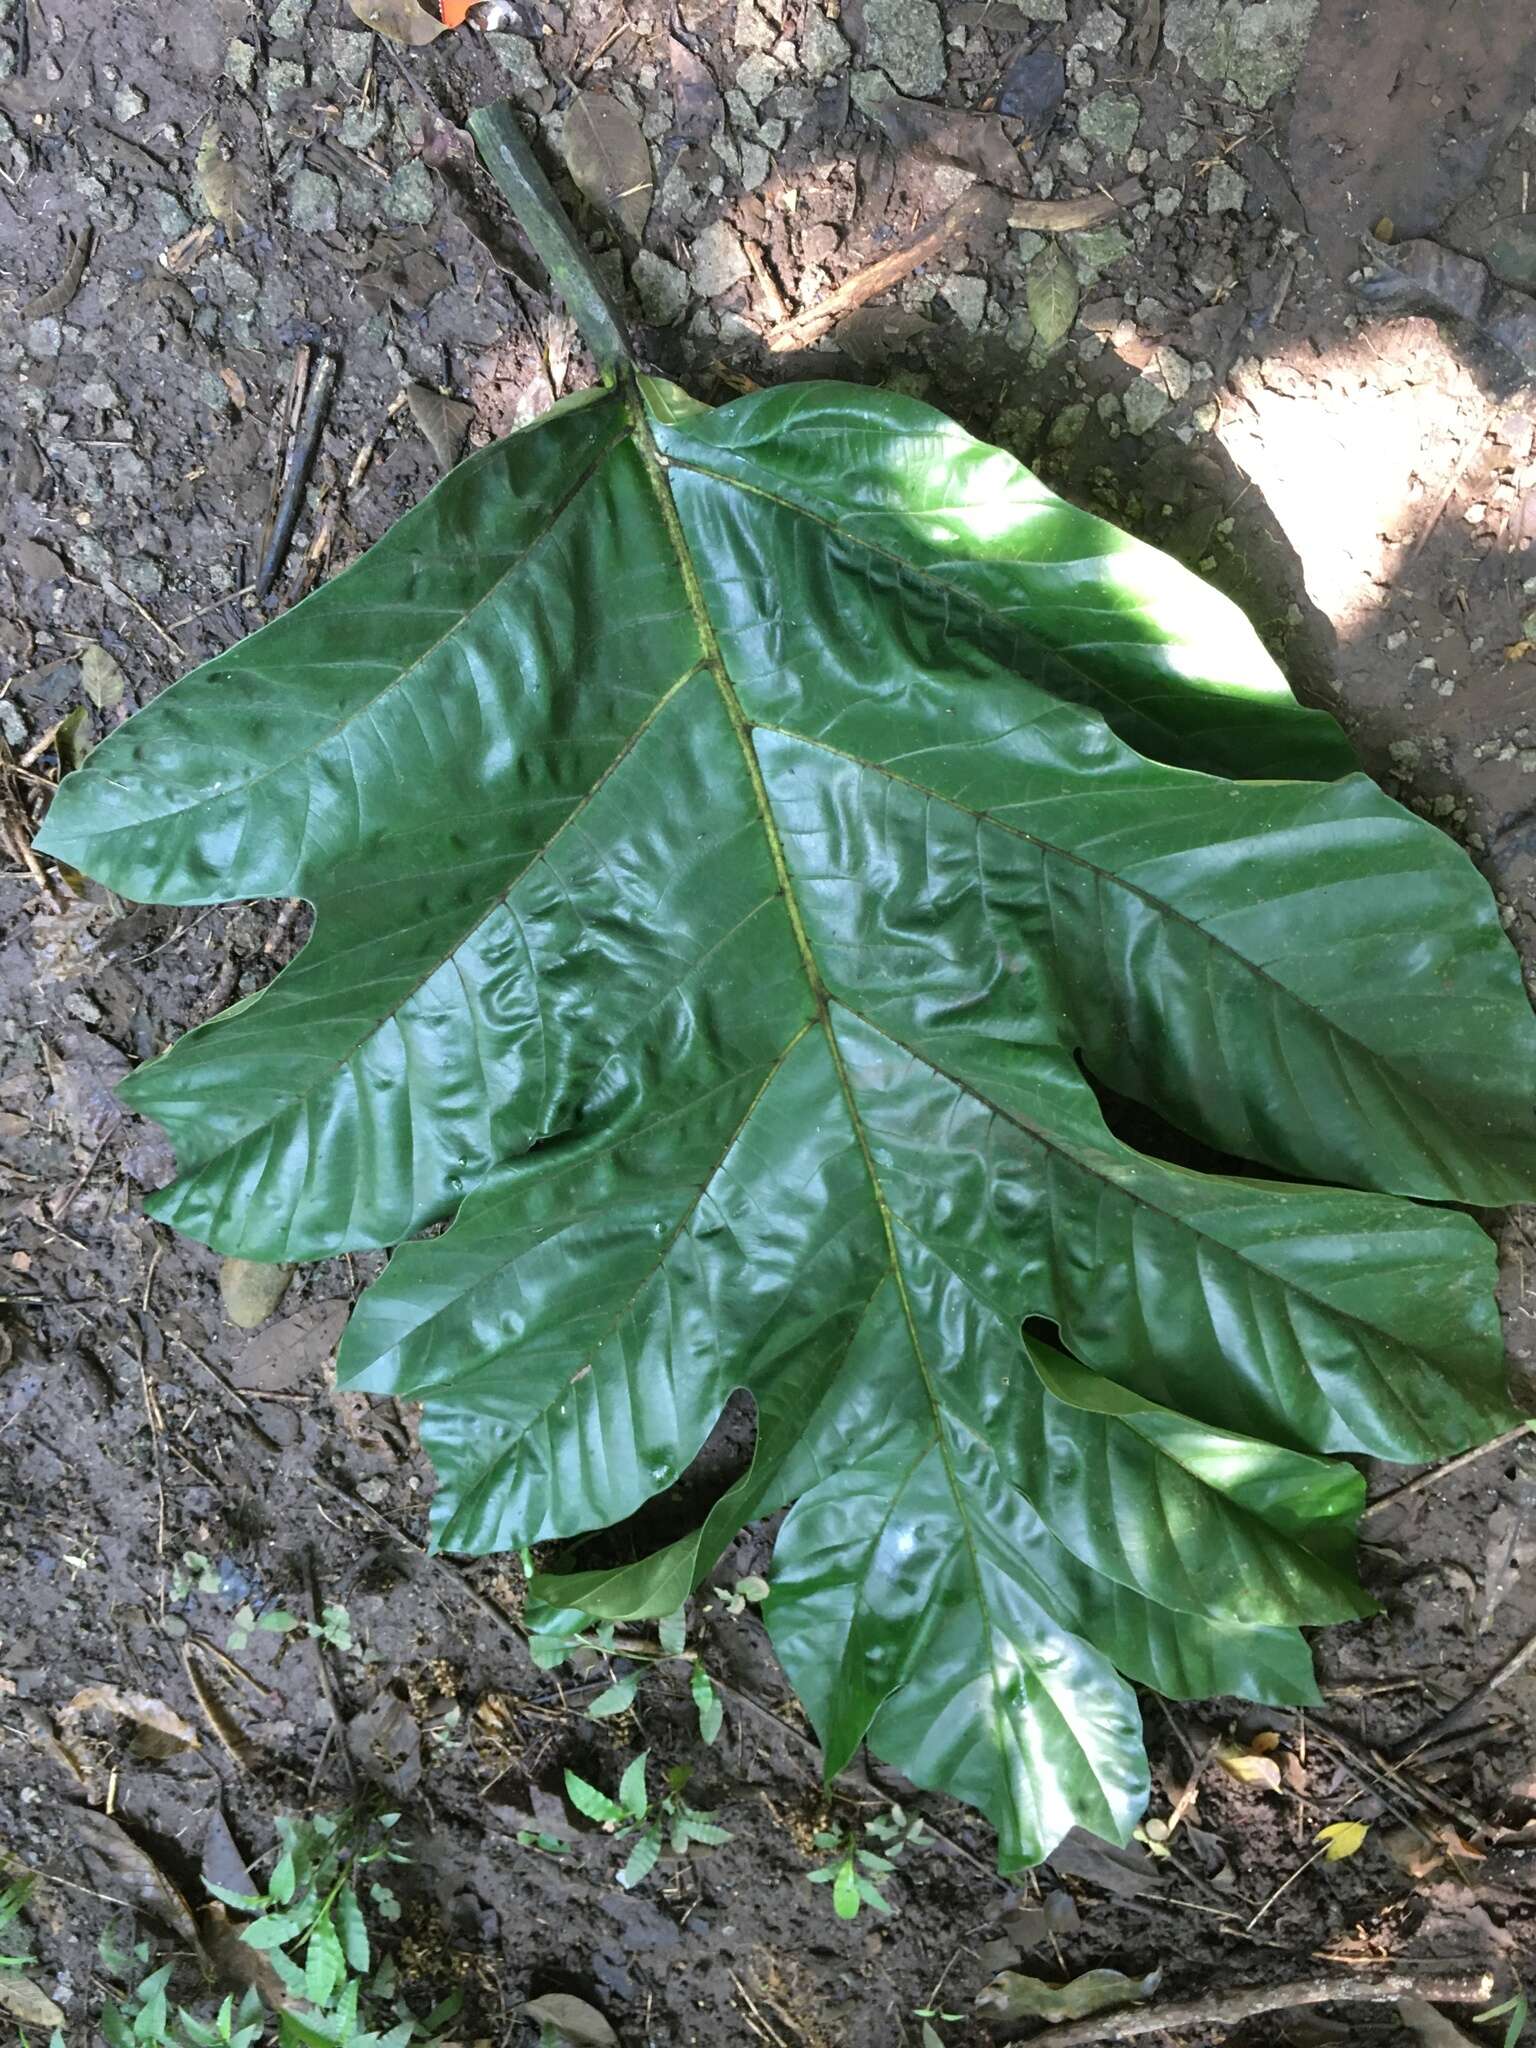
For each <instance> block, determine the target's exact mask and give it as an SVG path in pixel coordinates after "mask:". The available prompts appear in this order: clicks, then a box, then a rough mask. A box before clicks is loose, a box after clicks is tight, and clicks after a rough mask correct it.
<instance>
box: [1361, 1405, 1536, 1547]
mask: <svg viewBox="0 0 1536 2048" xmlns="http://www.w3.org/2000/svg"><path fill="white" fill-rule="evenodd" d="M1533 1429H1536V1423H1532V1422H1522V1423H1521V1424H1520V1425H1519V1426H1518V1427H1517V1428H1515V1429H1506V1430H1505V1432H1504V1434H1503V1435H1502V1436H1496V1437H1495V1438H1494V1439H1493V1441H1492V1442H1491V1443H1486V1444H1477V1445H1475V1446H1474V1447H1473V1449H1471V1450H1470V1451H1463V1452H1462V1453H1461V1455H1460V1457H1458V1458H1447V1459H1446V1461H1445V1463H1444V1464H1443V1465H1431V1466H1430V1468H1429V1470H1428V1471H1427V1472H1421V1473H1419V1475H1418V1477H1417V1478H1415V1479H1409V1480H1405V1481H1404V1483H1403V1484H1402V1485H1401V1486H1394V1487H1393V1489H1392V1491H1391V1492H1390V1493H1384V1494H1382V1495H1381V1496H1380V1498H1379V1499H1377V1500H1373V1501H1372V1502H1371V1504H1370V1506H1369V1507H1368V1508H1366V1510H1365V1512H1364V1513H1363V1514H1362V1515H1361V1517H1360V1526H1361V1528H1362V1529H1363V1528H1364V1527H1365V1525H1366V1523H1367V1522H1369V1521H1371V1520H1372V1519H1373V1518H1374V1517H1375V1516H1377V1515H1384V1514H1385V1513H1386V1512H1387V1509H1388V1508H1395V1507H1400V1506H1401V1505H1402V1503H1403V1502H1404V1501H1405V1500H1408V1499H1409V1498H1411V1496H1412V1495H1414V1494H1416V1493H1422V1492H1423V1491H1424V1489H1425V1487H1426V1486H1433V1485H1434V1484H1435V1482H1436V1481H1437V1480H1439V1479H1448V1478H1449V1477H1450V1475H1451V1474H1452V1473H1453V1472H1460V1471H1461V1470H1462V1468H1463V1467H1464V1466H1467V1465H1475V1464H1476V1463H1477V1461H1478V1459H1479V1458H1487V1457H1491V1456H1492V1454H1493V1453H1494V1452H1495V1451H1503V1450H1507V1449H1508V1448H1509V1446H1510V1445H1511V1444H1515V1443H1518V1442H1519V1441H1520V1439H1521V1437H1523V1436H1529V1435H1530V1433H1531V1431H1532V1430H1533Z"/></svg>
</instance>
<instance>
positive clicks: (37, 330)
mask: <svg viewBox="0 0 1536 2048" xmlns="http://www.w3.org/2000/svg"><path fill="white" fill-rule="evenodd" d="M26 341H27V354H28V355H29V356H37V357H39V358H46V357H48V356H56V355H57V354H58V353H59V350H60V349H61V348H62V347H63V346H64V330H63V328H62V327H61V326H60V325H59V323H58V321H57V320H54V319H52V318H49V319H45V320H32V321H29V322H28V324H27V335H26Z"/></svg>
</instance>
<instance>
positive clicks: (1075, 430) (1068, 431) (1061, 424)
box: [1046, 405, 1088, 448]
mask: <svg viewBox="0 0 1536 2048" xmlns="http://www.w3.org/2000/svg"><path fill="white" fill-rule="evenodd" d="M1087 424H1088V408H1087V406H1086V405H1064V406H1063V407H1062V409H1061V411H1060V412H1059V413H1057V415H1056V417H1055V419H1053V420H1052V421H1051V431H1050V433H1049V434H1048V435H1047V436H1046V440H1047V441H1048V442H1049V444H1050V446H1051V447H1052V448H1070V447H1071V446H1072V444H1073V442H1074V441H1077V440H1079V439H1080V438H1081V436H1082V431H1083V429H1084V427H1086V426H1087Z"/></svg>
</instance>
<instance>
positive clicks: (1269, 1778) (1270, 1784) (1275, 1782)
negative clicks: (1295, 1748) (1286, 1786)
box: [1216, 1735, 1281, 1792]
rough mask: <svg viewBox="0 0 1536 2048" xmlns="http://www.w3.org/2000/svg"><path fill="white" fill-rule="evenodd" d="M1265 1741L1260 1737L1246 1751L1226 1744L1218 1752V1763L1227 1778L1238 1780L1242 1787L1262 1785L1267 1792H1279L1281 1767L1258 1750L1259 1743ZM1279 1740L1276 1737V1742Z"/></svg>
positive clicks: (1232, 1743)
mask: <svg viewBox="0 0 1536 2048" xmlns="http://www.w3.org/2000/svg"><path fill="white" fill-rule="evenodd" d="M1263 1740H1264V1737H1263V1736H1262V1735H1261V1736H1258V1737H1257V1738H1256V1739H1255V1742H1254V1743H1250V1744H1249V1746H1248V1747H1247V1748H1246V1749H1244V1748H1243V1747H1242V1746H1241V1745H1240V1744H1239V1743H1236V1742H1224V1743H1222V1745H1221V1746H1220V1748H1219V1749H1218V1750H1217V1752H1216V1761H1217V1763H1219V1764H1220V1765H1221V1768H1222V1769H1223V1770H1224V1771H1225V1772H1226V1774H1227V1776H1228V1777H1229V1778H1236V1780H1237V1782H1238V1783H1239V1784H1240V1785H1262V1786H1263V1787H1264V1790H1265V1791H1266V1792H1278V1791H1279V1790H1280V1783H1281V1780H1280V1766H1279V1764H1277V1763H1276V1762H1275V1759H1274V1758H1273V1757H1272V1756H1266V1755H1265V1754H1264V1753H1263V1751H1262V1750H1259V1749H1258V1748H1257V1746H1256V1745H1257V1743H1259V1742H1262V1741H1263ZM1278 1740H1279V1737H1278V1736H1277V1737H1275V1741H1278ZM1271 1747H1273V1744H1271Z"/></svg>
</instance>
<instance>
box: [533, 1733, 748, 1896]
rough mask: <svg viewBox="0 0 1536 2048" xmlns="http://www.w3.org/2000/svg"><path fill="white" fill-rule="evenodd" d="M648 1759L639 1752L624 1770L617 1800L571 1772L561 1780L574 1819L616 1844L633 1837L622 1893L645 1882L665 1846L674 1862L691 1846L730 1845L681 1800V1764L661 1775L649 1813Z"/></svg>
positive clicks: (727, 1834)
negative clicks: (662, 1784)
mask: <svg viewBox="0 0 1536 2048" xmlns="http://www.w3.org/2000/svg"><path fill="white" fill-rule="evenodd" d="M649 1756H650V1751H649V1750H642V1751H641V1753H640V1755H639V1756H637V1757H636V1758H635V1760H634V1762H633V1763H632V1764H630V1765H629V1767H628V1769H627V1770H626V1771H625V1773H624V1775H623V1777H622V1778H620V1780H619V1796H618V1798H617V1799H610V1798H609V1797H608V1794H607V1793H606V1792H601V1791H599V1790H598V1788H597V1786H596V1785H593V1784H589V1783H588V1781H587V1780H586V1779H585V1778H583V1777H580V1776H578V1775H577V1773H576V1772H575V1771H572V1770H568V1771H567V1772H566V1774H565V1789H566V1791H567V1792H568V1793H569V1794H570V1800H571V1804H572V1806H574V1807H575V1808H576V1810H577V1811H578V1812H579V1813H584V1814H585V1815H586V1816H587V1818H588V1820H595V1821H597V1822H599V1823H600V1824H601V1826H602V1827H603V1828H604V1830H605V1831H606V1832H607V1833H609V1834H611V1835H613V1836H614V1837H615V1838H616V1839H617V1840H619V1841H623V1840H625V1839H626V1838H628V1837H630V1836H633V1837H634V1847H633V1848H632V1849H631V1850H630V1852H629V1855H628V1856H627V1858H626V1859H625V1862H624V1866H623V1868H622V1869H621V1870H620V1872H619V1883H620V1884H621V1885H623V1887H624V1889H625V1890H626V1891H633V1890H634V1888H635V1886H636V1885H638V1884H643V1883H644V1882H645V1880H646V1879H647V1878H648V1877H649V1876H650V1874H651V1872H652V1871H653V1870H654V1869H655V1868H656V1862H657V1858H658V1857H659V1856H660V1855H661V1852H662V1849H663V1847H664V1846H666V1845H669V1844H670V1846H671V1849H672V1853H673V1854H674V1855H675V1856H683V1855H686V1854H687V1852H688V1847H689V1844H690V1843H692V1842H698V1843H701V1844H702V1845H703V1846H704V1847H706V1848H710V1849H714V1848H718V1847H719V1846H720V1844H721V1843H722V1842H729V1841H730V1840H732V1839H733V1838H732V1835H731V1831H730V1829H729V1828H722V1827H717V1826H716V1824H715V1823H714V1822H713V1821H712V1820H711V1819H710V1818H709V1816H708V1815H707V1814H703V1813H699V1812H697V1811H696V1810H695V1809H694V1808H693V1807H691V1806H689V1805H688V1804H687V1803H686V1801H685V1800H684V1798H683V1787H684V1786H685V1785H686V1784H687V1783H688V1780H689V1778H690V1777H692V1775H693V1773H692V1772H691V1771H690V1770H689V1768H688V1766H687V1765H686V1764H676V1765H674V1766H673V1768H672V1769H671V1770H669V1771H668V1772H667V1789H666V1791H665V1792H664V1793H663V1794H662V1795H661V1798H660V1799H659V1800H658V1801H657V1803H656V1805H655V1806H654V1807H652V1805H651V1803H650V1797H649V1794H648V1793H647V1791H646V1785H645V1766H646V1762H647V1760H648V1758H649Z"/></svg>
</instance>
